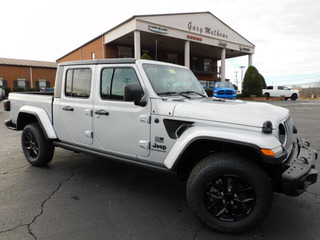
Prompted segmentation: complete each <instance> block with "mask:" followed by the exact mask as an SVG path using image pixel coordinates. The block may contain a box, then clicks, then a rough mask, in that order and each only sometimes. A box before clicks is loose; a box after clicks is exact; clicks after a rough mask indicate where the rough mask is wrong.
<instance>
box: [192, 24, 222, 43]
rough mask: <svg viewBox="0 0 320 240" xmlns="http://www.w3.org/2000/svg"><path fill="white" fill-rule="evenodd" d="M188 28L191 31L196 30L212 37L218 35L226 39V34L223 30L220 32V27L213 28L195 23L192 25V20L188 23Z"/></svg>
mask: <svg viewBox="0 0 320 240" xmlns="http://www.w3.org/2000/svg"><path fill="white" fill-rule="evenodd" d="M188 30H189V31H190V32H191V31H193V32H197V33H199V34H201V35H203V34H206V35H210V36H213V37H220V38H224V39H228V35H227V34H226V33H224V32H221V30H220V29H214V28H211V27H209V26H197V25H193V23H192V22H189V23H188Z"/></svg>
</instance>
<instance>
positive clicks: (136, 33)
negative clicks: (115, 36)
mask: <svg viewBox="0 0 320 240" xmlns="http://www.w3.org/2000/svg"><path fill="white" fill-rule="evenodd" d="M134 58H136V59H140V58H141V42H140V31H134Z"/></svg>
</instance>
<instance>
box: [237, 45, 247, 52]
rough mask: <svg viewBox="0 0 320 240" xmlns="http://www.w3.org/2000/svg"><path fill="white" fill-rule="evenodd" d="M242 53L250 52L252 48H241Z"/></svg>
mask: <svg viewBox="0 0 320 240" xmlns="http://www.w3.org/2000/svg"><path fill="white" fill-rule="evenodd" d="M239 49H240V51H244V52H250V48H246V47H241V46H240V47H239Z"/></svg>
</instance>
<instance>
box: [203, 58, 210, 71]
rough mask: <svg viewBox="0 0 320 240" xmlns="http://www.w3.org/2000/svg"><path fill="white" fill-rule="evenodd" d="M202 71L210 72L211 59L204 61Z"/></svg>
mask: <svg viewBox="0 0 320 240" xmlns="http://www.w3.org/2000/svg"><path fill="white" fill-rule="evenodd" d="M203 70H204V71H205V72H211V59H204V63H203Z"/></svg>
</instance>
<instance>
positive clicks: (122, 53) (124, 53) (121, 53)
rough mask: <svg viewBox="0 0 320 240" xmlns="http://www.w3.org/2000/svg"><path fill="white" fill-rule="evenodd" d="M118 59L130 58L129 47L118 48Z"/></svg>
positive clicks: (130, 49)
mask: <svg viewBox="0 0 320 240" xmlns="http://www.w3.org/2000/svg"><path fill="white" fill-rule="evenodd" d="M118 57H119V58H131V57H132V48H129V47H120V46H119V47H118Z"/></svg>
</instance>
